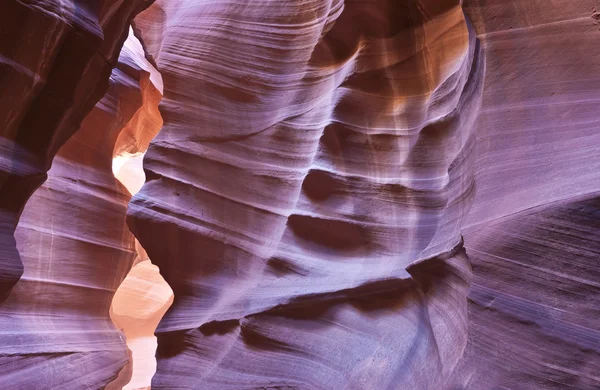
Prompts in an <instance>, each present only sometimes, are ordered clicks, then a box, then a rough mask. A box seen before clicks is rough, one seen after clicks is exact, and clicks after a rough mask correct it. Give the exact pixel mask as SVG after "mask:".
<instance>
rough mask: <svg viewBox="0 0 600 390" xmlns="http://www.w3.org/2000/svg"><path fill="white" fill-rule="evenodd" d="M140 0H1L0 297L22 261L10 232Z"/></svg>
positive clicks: (101, 78) (95, 96)
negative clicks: (91, 0) (0, 157)
mask: <svg viewBox="0 0 600 390" xmlns="http://www.w3.org/2000/svg"><path fill="white" fill-rule="evenodd" d="M147 5H148V3H147V2H146V1H143V0H135V1H122V0H100V1H93V2H90V1H84V0H69V1H62V0H60V1H59V0H49V1H47V0H45V1H39V0H5V1H3V2H2V4H1V5H0V25H2V32H1V35H0V87H1V88H0V89H1V93H0V107H1V108H0V123H1V124H2V126H1V128H0V152H1V154H2V160H1V163H0V302H2V301H4V300H5V299H6V297H8V294H9V293H10V290H11V288H12V287H13V286H14V285H15V283H16V282H17V281H18V280H19V277H20V276H21V274H22V272H23V265H22V262H21V260H20V258H19V253H18V251H17V249H16V244H15V239H14V236H13V233H14V230H15V227H16V225H17V222H18V220H19V216H20V214H21V212H22V210H23V207H24V205H25V203H26V202H27V200H28V199H29V197H30V196H31V194H32V193H33V192H34V191H35V189H36V188H37V187H38V186H39V185H41V184H42V183H43V182H44V180H46V172H47V171H48V169H50V165H51V164H52V159H53V158H54V155H55V154H56V153H57V151H58V150H59V149H60V147H61V146H62V145H63V144H64V143H65V141H67V139H69V137H71V136H72V135H73V133H74V132H75V131H76V130H77V128H78V127H79V125H80V124H81V121H82V120H83V119H84V118H85V116H86V115H87V114H88V113H89V112H90V110H91V109H92V108H93V107H94V105H95V104H96V103H97V102H98V101H99V100H100V99H101V98H102V96H104V93H105V92H106V90H107V88H108V78H109V76H110V74H111V71H112V69H113V68H114V67H115V65H116V63H117V58H118V56H119V51H120V50H121V46H122V45H123V42H124V41H125V38H126V37H127V29H128V26H129V24H130V22H131V19H132V18H133V17H134V16H135V15H136V14H137V13H138V12H139V11H141V10H142V9H143V8H144V7H146V6H147Z"/></svg>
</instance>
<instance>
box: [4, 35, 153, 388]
mask: <svg viewBox="0 0 600 390" xmlns="http://www.w3.org/2000/svg"><path fill="white" fill-rule="evenodd" d="M130 38H131V40H134V39H135V38H134V37H133V36H131V37H130ZM128 42H129V41H128ZM132 47H133V48H135V45H127V44H126V49H125V50H123V51H122V53H121V56H120V57H119V62H118V64H117V67H116V68H115V70H114V71H113V72H112V75H111V78H110V80H109V90H108V92H107V94H106V95H105V96H104V98H103V99H102V100H101V101H100V102H98V104H96V106H95V107H94V109H93V110H92V111H91V112H90V114H89V115H88V116H86V118H85V119H84V120H83V122H82V124H81V128H80V129H79V131H78V132H77V133H76V134H75V136H73V137H72V138H71V139H69V141H68V142H67V143H66V144H65V145H64V146H63V147H62V148H60V150H59V151H58V155H57V157H56V159H55V160H54V163H53V165H52V169H51V170H50V171H49V172H48V180H47V181H46V182H45V183H44V184H43V185H42V186H41V187H40V188H39V189H38V190H37V191H36V192H35V193H34V194H33V196H32V197H31V199H30V201H29V202H28V203H27V206H26V207H25V209H24V211H23V214H22V216H21V220H20V222H19V225H18V227H17V230H16V233H15V237H16V241H17V245H18V249H19V252H20V254H21V257H22V259H23V263H24V265H25V272H24V274H23V277H22V278H21V279H20V280H19V282H18V283H17V284H16V285H15V286H14V288H13V290H12V292H11V294H10V296H9V298H8V299H7V300H6V301H5V302H4V304H3V305H2V306H1V307H0V319H1V327H0V328H1V331H0V346H1V347H0V383H3V384H6V385H7V386H8V387H7V388H11V389H74V390H75V389H77V390H80V389H85V388H91V389H98V388H104V387H105V386H107V385H108V384H109V383H110V382H113V381H114V382H113V383H112V384H111V386H109V387H107V388H115V389H117V388H121V387H122V385H123V384H125V383H127V382H128V380H129V379H128V378H129V376H130V375H131V372H130V371H131V367H130V366H129V365H128V363H129V351H128V350H127V348H126V346H125V342H124V340H123V335H122V333H121V332H120V331H118V330H117V329H116V328H115V326H114V325H113V323H112V322H111V319H110V317H109V306H110V304H111V301H112V297H113V294H114V293H115V290H116V289H117V287H118V286H119V284H120V283H121V281H122V280H123V278H124V277H125V275H126V274H127V272H128V271H129V269H130V268H131V265H132V262H133V260H134V257H135V248H134V237H133V236H132V234H131V233H130V232H129V230H128V228H127V226H126V224H125V214H126V209H127V203H128V201H129V199H130V197H131V195H130V194H129V193H128V191H127V190H126V189H125V187H124V186H122V185H121V184H120V183H119V182H118V181H117V180H116V179H115V177H114V176H113V174H112V159H113V150H114V149H115V143H116V141H117V138H118V137H119V134H120V133H121V132H122V131H125V130H124V129H127V128H128V123H130V121H131V120H132V118H133V119H135V117H136V115H137V114H138V112H139V111H140V110H141V109H142V108H143V103H144V99H143V93H142V88H143V85H147V84H144V83H147V82H148V80H149V78H150V74H149V73H147V72H146V71H144V70H143V69H144V68H145V67H148V66H150V64H148V63H144V61H145V60H144V57H143V51H142V50H141V45H139V43H138V48H139V51H138V52H135V51H134V50H130V48H132ZM138 64H142V65H138ZM119 373H120V376H119V377H118V378H117V375H119Z"/></svg>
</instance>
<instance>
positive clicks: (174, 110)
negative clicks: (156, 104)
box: [129, 0, 484, 389]
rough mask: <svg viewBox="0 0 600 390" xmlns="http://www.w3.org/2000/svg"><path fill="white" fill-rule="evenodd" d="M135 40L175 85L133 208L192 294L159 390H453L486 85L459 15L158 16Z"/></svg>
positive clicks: (178, 294)
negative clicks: (467, 223) (448, 389)
mask: <svg viewBox="0 0 600 390" xmlns="http://www.w3.org/2000/svg"><path fill="white" fill-rule="evenodd" d="M135 29H136V31H138V33H139V34H140V36H141V38H142V40H143V42H144V45H145V47H146V49H147V50H148V54H149V58H151V59H152V60H153V61H155V62H156V64H157V67H158V69H159V70H160V72H161V73H162V76H163V79H164V84H165V91H164V98H163V100H162V103H161V113H162V115H163V118H164V127H163V129H162V130H161V132H160V134H159V135H158V136H157V138H156V139H155V140H154V141H153V142H152V143H151V146H150V149H149V151H148V153H147V155H146V159H145V161H144V167H145V169H146V174H147V180H148V181H147V182H146V184H145V185H144V187H143V188H142V190H141V191H140V193H138V194H137V195H136V196H135V197H134V198H133V200H132V202H131V204H130V208H129V225H130V227H131V229H132V231H133V232H134V234H135V235H136V236H137V238H138V239H139V240H140V243H141V244H142V245H143V246H144V248H145V249H146V250H147V251H148V254H149V256H150V258H151V259H152V260H153V262H155V263H156V264H157V265H158V266H159V267H160V269H161V273H162V274H163V275H164V277H165V279H166V281H167V282H168V283H169V284H170V286H171V287H172V288H173V291H174V293H175V301H174V303H173V306H172V307H171V309H170V310H169V312H168V313H167V314H166V316H165V317H164V318H163V320H162V322H161V324H160V325H159V328H158V332H159V333H158V337H159V352H158V370H157V374H156V376H155V378H154V381H153V387H155V388H196V387H195V386H202V387H203V388H207V389H239V388H260V387H261V386H262V387H267V388H270V387H277V386H283V388H285V387H286V386H288V387H290V388H318V389H333V388H365V389H366V388H373V389H385V388H396V387H397V385H398V383H403V384H405V385H406V386H407V388H437V387H438V386H443V385H444V384H445V383H446V381H447V380H448V378H449V375H450V374H451V372H452V371H453V368H454V366H455V365H456V363H457V361H458V359H459V357H460V356H461V354H462V350H463V348H464V346H465V343H466V332H467V323H466V293H467V288H468V282H469V279H470V267H469V265H468V260H467V258H466V256H465V254H464V252H463V250H462V249H461V238H460V233H459V232H460V227H461V223H462V221H463V219H464V217H465V216H466V213H467V211H468V208H469V204H470V201H471V199H472V197H473V194H474V183H473V174H474V168H473V165H472V155H473V154H472V146H473V140H474V138H473V132H472V125H473V121H474V119H475V117H476V115H477V111H478V105H479V101H480V96H481V90H482V77H483V71H484V69H483V67H484V65H483V58H482V55H481V49H480V47H479V45H478V43H477V41H476V39H475V35H474V33H473V30H472V29H471V28H470V26H469V24H468V23H467V21H466V20H465V17H464V15H463V12H462V9H461V8H460V6H459V4H458V1H421V2H397V1H370V2H364V1H345V2H342V1H321V0H319V1H277V2H275V1H252V2H249V1H248V2H239V1H236V2H229V1H207V2H197V3H193V2H182V1H157V2H156V3H155V4H154V5H152V6H151V7H150V8H149V9H148V11H147V12H146V13H144V14H141V15H140V17H138V18H137V19H136V21H135ZM433 264H435V266H433ZM407 270H408V271H407Z"/></svg>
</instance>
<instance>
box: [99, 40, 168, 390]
mask: <svg viewBox="0 0 600 390" xmlns="http://www.w3.org/2000/svg"><path fill="white" fill-rule="evenodd" d="M132 34H133V32H132V31H130V35H131V36H130V40H128V41H126V42H125V46H124V48H123V50H131V48H130V47H128V43H129V44H130V46H134V49H137V51H138V52H141V51H143V48H142V47H141V44H139V41H137V39H136V38H135V37H134V36H133V35H132ZM146 66H148V67H151V72H150V73H149V75H148V76H149V77H147V76H146V75H144V76H143V77H142V79H141V80H140V86H141V89H142V99H143V103H142V106H141V107H140V108H139V110H138V112H137V113H136V114H135V115H134V117H133V118H132V120H131V121H130V122H129V123H128V125H127V126H126V127H125V129H123V131H122V132H121V133H120V134H119V138H118V139H117V142H116V144H115V149H114V152H113V153H114V157H113V166H112V171H113V174H114V175H115V177H116V178H117V179H118V180H119V181H120V182H121V184H123V185H124V186H125V187H126V188H127V190H128V191H129V193H130V194H131V195H132V196H133V195H135V194H136V193H137V192H138V191H139V190H140V189H141V188H142V185H143V184H144V182H145V180H146V179H145V174H144V169H143V158H144V154H145V152H146V150H147V148H148V145H149V143H150V141H151V140H152V139H153V138H154V136H156V134H157V133H158V131H159V130H160V128H161V127H162V118H161V117H160V113H159V111H158V104H159V102H160V99H161V98H162V78H161V77H160V74H159V73H158V71H157V70H156V69H155V68H154V67H153V66H152V65H150V64H149V63H147V64H146ZM135 250H136V253H137V255H136V257H135V259H134V262H133V267H132V268H131V270H130V271H129V273H128V274H127V276H126V277H125V279H124V280H123V282H122V283H121V285H120V286H119V288H118V289H117V291H116V292H115V295H114V298H113V301H112V304H111V307H110V316H111V318H112V320H113V322H114V323H115V325H116V326H117V327H118V328H119V329H121V330H122V331H123V332H124V334H125V337H126V340H127V347H128V348H129V350H130V351H131V353H132V355H131V363H132V377H131V380H130V381H129V383H127V384H126V385H125V386H124V387H123V389H124V390H139V389H149V388H150V383H151V380H152V376H153V375H154V372H155V371H156V358H155V356H154V355H155V353H156V346H157V342H156V337H155V336H154V330H155V329H156V326H157V325H158V323H159V321H160V319H161V318H162V316H163V315H164V313H165V312H166V311H167V309H168V308H169V306H170V305H171V303H172V302H173V291H172V290H171V288H170V287H169V285H168V284H167V283H166V282H165V280H164V279H163V278H162V276H161V275H160V270H159V269H158V267H157V266H155V265H153V264H152V262H151V260H150V259H149V258H148V255H147V253H146V251H145V250H144V248H142V246H141V245H140V243H139V242H138V241H137V240H135Z"/></svg>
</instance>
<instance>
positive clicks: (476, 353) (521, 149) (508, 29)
mask: <svg viewBox="0 0 600 390" xmlns="http://www.w3.org/2000/svg"><path fill="white" fill-rule="evenodd" d="M464 8H465V12H466V13H467V14H468V15H469V16H470V18H471V20H472V21H473V24H474V26H475V28H476V29H477V31H478V34H479V38H480V39H481V41H482V44H483V46H484V50H485V53H486V63H487V71H486V79H485V90H484V94H483V105H482V109H481V111H480V116H479V119H478V122H477V124H476V131H477V145H476V153H477V162H476V167H477V170H476V183H477V194H476V197H475V200H474V204H473V208H472V210H471V212H470V214H469V218H468V221H467V223H466V224H465V229H464V240H465V246H466V248H467V253H468V254H469V259H470V260H471V262H472V264H473V272H474V279H473V284H472V285H471V292H470V295H469V298H470V304H469V306H470V308H469V322H470V326H469V327H470V331H469V346H468V348H467V352H466V359H465V362H464V363H463V367H462V368H461V370H460V371H463V372H464V374H465V375H464V377H462V378H461V379H460V381H459V383H460V385H461V387H460V388H467V389H477V390H478V389H488V388H509V389H598V388H600V375H598V373H599V372H600V344H599V340H600V316H599V313H598V307H599V305H598V304H599V302H598V291H599V290H598V287H599V286H600V275H599V274H598V270H599V264H600V263H599V259H600V251H599V247H598V238H599V237H598V234H599V233H600V225H599V222H598V221H600V219H599V214H598V212H599V209H598V206H599V205H598V200H599V199H600V180H599V179H600V153H598V151H599V149H598V145H600V132H599V131H598V124H599V123H600V116H599V115H598V101H599V95H598V91H599V90H600V77H598V73H597V72H596V70H597V69H600V56H599V55H598V50H597V47H598V39H599V38H600V32H599V31H598V25H597V24H596V19H595V16H594V15H595V14H596V11H595V9H597V2H593V1H588V0H576V1H569V2H562V1H546V2H532V1H527V0H511V1H499V2H491V1H483V0H466V1H465V2H464ZM463 369H464V370H463Z"/></svg>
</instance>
